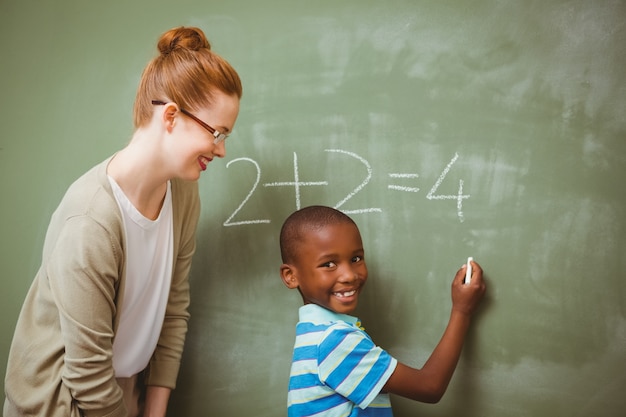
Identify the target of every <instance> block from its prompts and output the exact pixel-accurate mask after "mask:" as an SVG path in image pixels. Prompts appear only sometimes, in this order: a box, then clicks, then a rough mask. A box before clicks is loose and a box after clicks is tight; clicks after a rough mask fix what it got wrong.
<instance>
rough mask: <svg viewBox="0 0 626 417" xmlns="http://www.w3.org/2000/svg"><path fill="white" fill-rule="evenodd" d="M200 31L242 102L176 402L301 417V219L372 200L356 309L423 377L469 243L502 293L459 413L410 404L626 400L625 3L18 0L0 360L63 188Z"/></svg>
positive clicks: (220, 166) (467, 353) (469, 358)
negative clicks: (309, 210)
mask: <svg viewBox="0 0 626 417" xmlns="http://www.w3.org/2000/svg"><path fill="white" fill-rule="evenodd" d="M178 25H195V26H199V27H201V28H203V29H204V30H205V32H206V33H207V36H208V37H209V39H210V40H211V42H212V44H213V47H214V49H215V50H217V51H218V52H219V53H220V54H222V55H223V56H225V57H226V58H227V59H228V60H229V61H230V62H231V63H232V64H233V66H235V68H237V70H238V71H239V73H240V75H241V78H242V80H243V82H244V97H243V101H242V103H241V113H240V117H239V120H238V123H237V125H236V129H235V133H234V134H233V135H232V137H231V139H229V142H228V147H227V155H226V157H225V158H224V160H222V161H215V163H214V164H213V163H212V164H211V167H210V169H209V171H208V172H207V173H206V174H205V175H204V176H203V178H201V180H200V190H201V196H202V204H203V208H202V215H201V223H200V227H199V231H198V250H197V253H196V256H195V262H194V265H193V268H192V275H191V278H190V279H191V286H192V306H191V313H192V319H191V322H190V331H189V334H188V343H187V346H186V351H185V354H184V359H183V366H182V371H181V374H180V378H179V387H178V389H177V390H176V391H175V392H174V394H173V397H172V400H171V407H170V408H171V410H170V413H169V414H170V416H220V417H241V416H257V417H261V416H267V417H275V416H281V415H286V398H287V383H288V375H289V367H290V361H291V349H292V344H293V338H294V334H295V329H294V327H295V323H296V321H297V308H298V307H299V306H300V302H301V301H300V298H299V295H298V294H297V292H295V291H290V290H288V289H287V288H285V287H284V286H283V284H282V282H281V281H280V278H279V275H278V267H279V265H280V257H279V251H278V241H277V235H278V231H279V228H280V225H281V224H282V221H283V220H284V218H285V217H286V216H287V215H288V214H289V213H291V212H292V211H293V210H295V209H296V208H298V207H303V206H306V205H310V204H325V205H330V206H335V207H338V208H340V209H341V210H344V211H346V212H347V213H350V214H351V216H352V217H353V218H354V220H355V221H356V222H357V224H358V225H359V226H360V228H361V232H362V235H363V239H364V244H365V249H366V254H367V261H368V266H369V269H370V279H369V281H368V286H367V287H366V290H365V293H364V295H363V299H362V300H361V304H360V307H359V311H358V315H359V316H360V318H361V319H362V320H363V322H364V324H365V326H366V328H367V330H368V331H369V333H370V334H371V335H372V336H373V338H374V340H375V341H376V342H377V343H378V344H380V345H381V346H383V347H385V348H386V349H387V350H389V351H390V352H391V353H392V354H393V355H394V356H396V357H397V358H398V359H400V360H402V361H404V362H406V363H409V364H412V365H414V366H418V367H419V366H421V365H422V364H423V363H424V361H425V360H426V359H427V357H428V355H429V354H430V352H431V351H432V349H433V348H434V346H435V344H436V343H437V341H438V339H439V337H440V336H441V334H442V332H443V329H444V326H445V324H446V322H447V319H448V314H449V309H450V305H451V303H450V295H449V286H450V281H451V279H452V277H453V275H454V272H455V271H456V270H457V268H458V267H459V266H460V265H461V264H462V263H463V262H464V261H465V260H466V258H467V257H468V256H473V257H474V258H475V259H476V260H477V261H478V262H480V263H481V265H482V266H483V267H484V270H485V275H486V278H487V282H488V285H489V294H488V297H487V300H486V301H485V304H484V306H483V308H482V310H481V311H480V313H479V315H478V317H477V320H476V321H475V323H474V325H473V327H472V329H471V333H470V336H469V339H468V342H467V345H466V347H465V350H464V353H463V356H462V358H461V361H460V363H459V366H458V368H457V372H456V374H455V376H454V378H453V381H452V383H451V385H450V387H449V390H448V392H447V393H446V396H445V397H444V399H443V400H442V401H441V403H439V404H437V405H425V404H420V403H415V402H412V401H408V400H404V399H402V398H398V397H393V399H392V401H393V404H394V408H395V413H396V415H397V416H400V417H402V416H415V415H420V416H468V417H496V416H498V417H499V416H514V417H515V416H533V417H548V416H549V417H554V416H583V415H584V416H587V415H601V416H618V415H620V416H621V415H622V413H623V412H624V410H625V409H626V396H625V395H624V391H625V390H626V372H625V371H626V368H625V366H626V365H625V364H626V274H625V272H624V271H626V188H625V187H624V180H625V179H626V3H625V2H624V1H619V0H614V1H584V0H579V1H558V0H556V1H524V2H520V1H498V0H478V1H473V2H466V1H461V0H457V1H440V0H428V1H426V0H425V1H408V0H407V1H389V2H381V1H366V0H361V1H357V0H346V1H330V0H323V1H296V0H293V1H286V0H267V1H262V2H260V1H256V0H247V1H244V0H240V1H228V2H224V1H210V0H209V1H206V0H205V1H200V0H187V1H183V2H176V3H172V2H165V1H135V2H126V1H119V0H115V1H107V2H96V3H94V2H78V1H70V0H59V1H55V2H41V1H33V0H24V1H20V2H9V1H3V2H2V3H0V51H2V64H0V72H1V75H2V76H1V77H0V91H1V92H2V93H1V95H0V96H1V98H2V111H1V112H0V126H1V127H2V133H1V134H0V192H1V194H2V203H1V216H0V218H1V220H0V221H1V223H2V226H1V231H2V232H1V233H0V254H1V255H0V256H1V257H2V262H1V265H2V284H1V285H2V300H3V302H2V305H1V306H0V308H1V311H2V314H1V315H0V317H1V318H2V322H1V324H0V326H1V327H0V330H1V332H2V338H1V340H0V354H1V355H0V359H1V363H2V367H1V368H0V371H2V373H3V374H4V366H5V362H6V355H7V353H8V347H9V343H10V339H11V335H12V332H13V328H14V325H15V321H16V319H17V315H18V312H19V308H20V306H21V302H22V300H23V298H24V296H25V294H26V291H27V288H28V286H29V285H30V282H31V280H32V278H33V276H34V274H35V272H36V270H37V268H38V264H39V261H40V256H41V247H42V243H43V237H44V234H45V229H46V226H47V223H48V220H49V217H50V215H51V213H52V211H53V210H54V208H55V207H56V205H57V204H58V202H59V200H60V198H61V196H62V195H63V193H64V191H65V189H66V188H67V186H68V185H69V184H70V183H71V182H72V181H73V180H74V179H75V178H76V177H78V176H79V175H80V174H81V173H83V172H84V171H85V170H86V169H88V168H89V167H91V166H92V165H94V164H96V163H97V162H99V161H101V160H103V159H104V158H105V157H107V156H108V155H110V154H111V153H112V152H114V151H115V150H117V149H119V148H121V147H123V146H124V145H125V143H126V142H127V140H128V139H129V138H130V135H131V133H132V124H131V109H132V102H133V99H134V92H135V88H136V86H137V82H138V80H139V76H140V73H141V70H142V69H143V67H144V65H145V64H146V63H147V61H148V60H149V59H150V58H151V57H152V56H153V54H154V53H155V52H156V49H155V43H156V40H157V38H158V36H159V35H160V34H161V33H162V32H163V31H165V30H166V29H169V28H171V27H174V26H178Z"/></svg>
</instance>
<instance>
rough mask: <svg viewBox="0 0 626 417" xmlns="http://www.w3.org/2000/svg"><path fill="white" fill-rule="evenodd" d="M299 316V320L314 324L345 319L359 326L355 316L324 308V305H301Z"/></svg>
mask: <svg viewBox="0 0 626 417" xmlns="http://www.w3.org/2000/svg"><path fill="white" fill-rule="evenodd" d="M299 316H300V321H305V322H311V323H316V324H322V323H329V322H330V323H332V322H336V321H345V322H346V323H348V324H351V325H353V326H356V327H360V324H359V325H357V323H358V322H359V319H357V318H356V317H353V316H350V315H348V314H340V313H335V312H334V311H330V310H328V309H325V308H324V307H321V306H318V305H317V304H305V305H303V306H302V307H300V310H299Z"/></svg>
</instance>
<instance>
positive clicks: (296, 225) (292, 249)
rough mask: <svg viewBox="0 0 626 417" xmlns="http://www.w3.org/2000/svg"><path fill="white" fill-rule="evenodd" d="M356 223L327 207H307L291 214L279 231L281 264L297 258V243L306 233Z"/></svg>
mask: <svg viewBox="0 0 626 417" xmlns="http://www.w3.org/2000/svg"><path fill="white" fill-rule="evenodd" d="M338 223H351V224H353V225H354V226H355V227H356V223H355V222H354V220H352V219H351V218H350V217H349V216H348V215H346V214H344V213H342V212H341V211H339V210H337V209H334V208H331V207H327V206H309V207H305V208H302V209H300V210H297V211H295V212H293V213H292V214H291V215H290V216H289V217H287V219H286V220H285V222H284V223H283V226H282V228H281V229H280V255H281V257H282V260H283V263H290V262H293V260H294V259H295V258H296V256H297V248H298V243H299V242H300V241H302V240H303V239H304V237H305V235H306V233H307V232H309V231H311V230H319V229H321V228H323V227H326V226H328V225H331V224H338Z"/></svg>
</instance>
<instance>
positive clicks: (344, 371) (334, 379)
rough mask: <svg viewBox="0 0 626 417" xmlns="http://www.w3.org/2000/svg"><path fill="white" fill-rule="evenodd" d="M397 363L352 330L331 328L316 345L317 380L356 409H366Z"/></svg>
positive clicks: (365, 335) (369, 339) (339, 327)
mask: <svg viewBox="0 0 626 417" xmlns="http://www.w3.org/2000/svg"><path fill="white" fill-rule="evenodd" d="M396 364H397V361H396V360H395V359H394V358H393V357H391V356H390V355H389V354H388V353H387V352H386V351H385V350H383V349H382V348H380V347H378V346H376V345H375V344H374V342H373V341H372V339H371V338H370V337H369V336H368V335H367V333H365V332H363V331H360V330H358V329H356V328H354V327H352V326H348V325H346V326H332V327H330V328H329V329H328V330H327V332H326V334H325V336H324V338H323V339H322V341H321V342H320V345H319V351H318V370H319V378H320V380H321V381H322V382H324V383H325V384H326V385H328V386H329V387H331V388H332V389H334V390H335V391H336V392H337V393H339V394H341V395H342V396H344V397H346V398H348V399H349V400H350V401H352V402H353V403H355V404H356V405H357V406H358V407H359V408H362V409H363V408H365V407H367V406H368V405H369V404H370V403H371V402H372V401H373V400H374V398H376V396H377V395H378V394H379V393H380V391H381V390H382V388H383V386H384V385H385V383H386V382H387V380H388V379H389V377H390V376H391V374H392V373H393V371H394V370H395V367H396Z"/></svg>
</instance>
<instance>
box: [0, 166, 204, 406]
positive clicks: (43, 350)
mask: <svg viewBox="0 0 626 417" xmlns="http://www.w3.org/2000/svg"><path fill="white" fill-rule="evenodd" d="M109 160H110V158H108V159H107V160H105V161H103V162H102V163H100V164H99V165H97V166H95V167H94V168H92V169H91V170H90V171H88V172H87V173H85V174H84V175H83V176H82V177H80V178H79V179H78V180H77V181H76V182H75V183H74V184H72V185H71V186H70V188H69V189H68V191H67V193H66V194H65V196H64V197H63V200H62V201H61V203H60V205H59V207H58V208H57V210H56V211H55V213H54V214H53V215H52V219H51V221H50V225H49V227H48V232H47V234H46V239H45V242H44V248H43V256H42V264H41V267H40V269H39V271H38V272H37V275H36V277H35V279H34V281H33V283H32V286H31V288H30V290H29V292H28V295H27V297H26V300H25V302H24V305H23V307H22V311H21V313H20V317H19V319H18V322H17V326H16V330H15V335H14V338H13V342H12V345H11V351H10V353H9V360H8V364H7V374H6V379H5V391H6V398H5V405H4V416H5V417H10V416H31V415H32V416H48V417H55V416H59V417H61V416H63V417H67V416H72V417H74V416H76V417H78V416H83V415H84V416H126V409H125V407H124V404H123V400H122V392H121V389H120V388H119V386H118V385H117V383H116V381H115V374H114V371H113V366H112V344H113V339H114V337H115V333H116V329H117V326H118V323H119V315H118V314H117V307H118V306H119V305H121V302H122V298H123V297H124V283H125V265H126V258H125V252H124V247H125V241H124V231H123V223H122V217H121V213H120V211H119V208H118V206H117V203H116V200H115V197H114V196H113V192H112V190H111V187H110V184H109V181H108V179H107V176H106V167H107V165H108V162H109ZM172 206H173V216H174V218H173V226H174V260H173V267H172V269H173V270H172V283H171V288H170V295H169V299H168V305H167V309H166V313H165V321H164V323H163V328H162V330H161V336H160V338H159V342H158V345H157V348H156V349H155V351H154V354H153V356H152V359H151V361H150V364H149V365H148V367H147V369H146V375H147V376H146V381H145V382H146V384H147V385H159V386H165V387H169V388H175V385H176V377H177V375H178V370H179V367H180V359H181V355H182V351H183V345H184V341H185V335H186V333H187V321H188V319H189V313H188V305H189V282H188V275H189V270H190V266H191V259H192V255H193V253H194V250H195V230H196V226H197V223H198V217H199V213H200V201H199V196H198V185H197V182H185V181H181V180H172Z"/></svg>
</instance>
